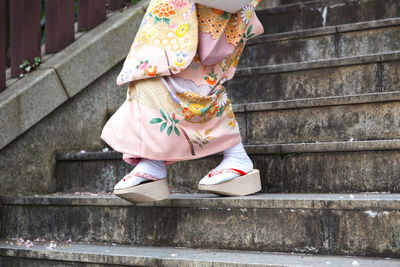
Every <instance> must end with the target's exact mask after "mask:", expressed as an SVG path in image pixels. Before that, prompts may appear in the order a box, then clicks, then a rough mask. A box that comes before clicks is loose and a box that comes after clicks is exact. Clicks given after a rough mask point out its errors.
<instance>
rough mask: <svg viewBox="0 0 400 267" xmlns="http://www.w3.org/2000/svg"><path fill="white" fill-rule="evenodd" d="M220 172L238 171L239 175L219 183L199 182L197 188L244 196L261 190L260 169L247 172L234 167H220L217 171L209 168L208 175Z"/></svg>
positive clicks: (226, 194) (224, 194)
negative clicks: (204, 183) (203, 183)
mask: <svg viewBox="0 0 400 267" xmlns="http://www.w3.org/2000/svg"><path fill="white" fill-rule="evenodd" d="M222 172H235V173H239V174H240V175H241V176H239V177H236V178H233V179H232V180H229V181H227V182H223V183H219V184H211V185H202V184H199V185H198V189H199V190H204V191H208V192H211V193H215V194H218V195H223V196H246V195H250V194H254V193H256V192H258V191H260V190H261V178H260V171H259V170H257V169H254V170H252V171H250V172H248V173H246V172H244V171H241V170H238V169H234V168H228V169H222V170H219V171H214V170H211V171H210V172H209V174H208V177H212V176H213V175H216V174H220V173H222Z"/></svg>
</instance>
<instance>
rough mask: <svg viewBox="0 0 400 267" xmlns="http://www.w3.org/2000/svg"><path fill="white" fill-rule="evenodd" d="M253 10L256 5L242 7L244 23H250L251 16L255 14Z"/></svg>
mask: <svg viewBox="0 0 400 267" xmlns="http://www.w3.org/2000/svg"><path fill="white" fill-rule="evenodd" d="M253 11H254V6H245V7H244V8H243V9H242V12H241V17H242V21H243V22H244V23H246V24H249V22H250V18H251V16H252V15H253Z"/></svg>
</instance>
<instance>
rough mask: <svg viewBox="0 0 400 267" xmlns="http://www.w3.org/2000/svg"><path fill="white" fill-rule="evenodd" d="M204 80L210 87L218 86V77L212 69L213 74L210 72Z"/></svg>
mask: <svg viewBox="0 0 400 267" xmlns="http://www.w3.org/2000/svg"><path fill="white" fill-rule="evenodd" d="M203 78H204V80H205V81H206V82H207V83H208V85H210V86H214V85H216V84H217V80H218V75H217V74H216V73H215V72H214V69H212V70H211V72H208V73H207V76H204V77H203Z"/></svg>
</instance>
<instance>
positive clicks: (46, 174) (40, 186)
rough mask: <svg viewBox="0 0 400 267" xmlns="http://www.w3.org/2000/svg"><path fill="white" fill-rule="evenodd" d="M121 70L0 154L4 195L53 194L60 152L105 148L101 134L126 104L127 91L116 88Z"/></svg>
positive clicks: (95, 84)
mask: <svg viewBox="0 0 400 267" xmlns="http://www.w3.org/2000/svg"><path fill="white" fill-rule="evenodd" d="M120 68H121V64H120V65H117V66H116V67H114V68H113V69H112V70H111V71H109V72H108V73H107V74H106V75H104V76H103V77H101V78H100V79H98V80H97V81H96V82H94V83H92V84H91V85H90V86H89V87H88V88H87V89H85V90H83V91H82V92H81V93H79V94H77V95H75V96H74V97H73V98H71V100H70V101H68V102H67V103H65V104H64V105H62V106H60V107H58V108H57V109H56V110H54V111H53V112H52V113H51V114H50V115H48V116H47V117H45V118H44V119H42V120H41V121H40V122H39V123H37V124H36V125H34V126H33V127H32V128H31V129H30V130H29V131H28V132H26V133H24V134H23V135H21V136H19V137H18V138H17V139H15V140H14V141H13V142H12V143H10V144H8V145H7V146H6V147H4V148H3V149H1V150H0V169H1V173H0V180H1V181H2V186H1V187H0V192H1V193H4V194H15V193H19V192H52V191H53V190H54V189H55V184H54V180H53V174H54V166H55V152H56V151H65V150H68V151H70V150H71V149H72V150H77V151H79V150H81V149H82V148H84V149H93V150H101V149H102V148H103V147H104V146H105V145H104V143H103V142H102V141H101V139H100V133H101V130H102V128H103V126H104V124H105V122H106V120H107V116H108V110H110V109H113V108H114V107H115V105H116V103H117V102H118V101H121V102H120V104H122V101H123V99H124V98H123V96H125V95H126V88H123V87H119V88H117V87H116V86H114V84H115V78H116V76H117V75H118V72H119V71H120ZM118 89H119V91H118ZM10 166H12V167H10Z"/></svg>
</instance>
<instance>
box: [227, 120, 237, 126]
mask: <svg viewBox="0 0 400 267" xmlns="http://www.w3.org/2000/svg"><path fill="white" fill-rule="evenodd" d="M228 124H229V126H231V127H235V126H236V121H235V120H230V121H229V122H228Z"/></svg>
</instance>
